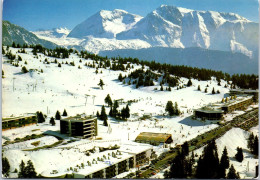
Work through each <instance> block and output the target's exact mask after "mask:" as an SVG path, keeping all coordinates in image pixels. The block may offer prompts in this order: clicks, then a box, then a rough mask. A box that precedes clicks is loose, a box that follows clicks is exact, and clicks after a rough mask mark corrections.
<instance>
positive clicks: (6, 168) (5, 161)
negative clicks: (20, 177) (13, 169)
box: [2, 156, 10, 177]
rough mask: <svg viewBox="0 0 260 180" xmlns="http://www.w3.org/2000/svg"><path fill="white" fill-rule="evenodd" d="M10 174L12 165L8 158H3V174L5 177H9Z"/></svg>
mask: <svg viewBox="0 0 260 180" xmlns="http://www.w3.org/2000/svg"><path fill="white" fill-rule="evenodd" d="M9 172H10V164H9V161H8V159H7V158H6V157H3V156H2V174H3V176H4V177H8V176H9Z"/></svg>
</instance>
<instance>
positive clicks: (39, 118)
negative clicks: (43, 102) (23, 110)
mask: <svg viewBox="0 0 260 180" xmlns="http://www.w3.org/2000/svg"><path fill="white" fill-rule="evenodd" d="M36 115H37V119H38V123H43V122H45V118H44V116H43V114H42V112H39V111H37V112H36Z"/></svg>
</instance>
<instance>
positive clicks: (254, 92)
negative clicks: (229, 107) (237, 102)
mask: <svg viewBox="0 0 260 180" xmlns="http://www.w3.org/2000/svg"><path fill="white" fill-rule="evenodd" d="M258 93H259V91H258V89H256V90H254V89H231V90H230V91H229V94H230V95H231V96H233V95H241V94H247V95H253V100H254V101H255V102H257V101H258Z"/></svg>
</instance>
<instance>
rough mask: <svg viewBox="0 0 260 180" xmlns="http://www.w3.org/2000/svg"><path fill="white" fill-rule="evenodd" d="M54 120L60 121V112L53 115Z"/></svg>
mask: <svg viewBox="0 0 260 180" xmlns="http://www.w3.org/2000/svg"><path fill="white" fill-rule="evenodd" d="M55 119H57V120H60V119H61V116H60V111H57V112H56V114H55Z"/></svg>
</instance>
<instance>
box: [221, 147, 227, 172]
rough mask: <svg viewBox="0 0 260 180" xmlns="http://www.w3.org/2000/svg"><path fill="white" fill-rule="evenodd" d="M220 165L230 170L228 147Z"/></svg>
mask: <svg viewBox="0 0 260 180" xmlns="http://www.w3.org/2000/svg"><path fill="white" fill-rule="evenodd" d="M220 164H221V165H222V166H223V167H224V168H225V169H228V168H229V157H228V152H227V147H226V146H225V147H224V150H223V153H222V156H221V159H220Z"/></svg>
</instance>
